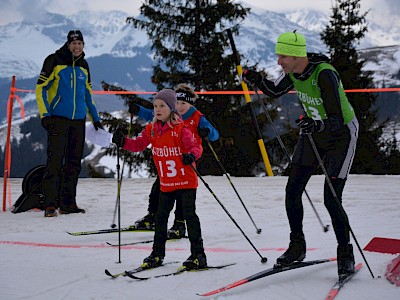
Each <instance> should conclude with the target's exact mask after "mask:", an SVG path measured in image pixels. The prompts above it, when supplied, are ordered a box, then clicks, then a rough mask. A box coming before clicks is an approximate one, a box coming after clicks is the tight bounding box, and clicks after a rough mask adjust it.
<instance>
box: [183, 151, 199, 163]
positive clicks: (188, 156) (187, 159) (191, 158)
mask: <svg viewBox="0 0 400 300" xmlns="http://www.w3.org/2000/svg"><path fill="white" fill-rule="evenodd" d="M195 160H196V157H195V156H194V155H193V154H192V153H185V154H183V156H182V161H183V164H184V165H191V164H192V163H193V162H194V161H195Z"/></svg>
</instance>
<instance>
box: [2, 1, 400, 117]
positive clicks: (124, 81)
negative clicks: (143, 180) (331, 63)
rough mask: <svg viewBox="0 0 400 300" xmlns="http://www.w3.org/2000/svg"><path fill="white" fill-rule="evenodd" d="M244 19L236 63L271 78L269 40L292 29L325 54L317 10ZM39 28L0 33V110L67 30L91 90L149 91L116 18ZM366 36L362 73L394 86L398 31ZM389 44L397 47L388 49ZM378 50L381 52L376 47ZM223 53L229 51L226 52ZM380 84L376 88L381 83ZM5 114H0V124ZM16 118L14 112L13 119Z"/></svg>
mask: <svg viewBox="0 0 400 300" xmlns="http://www.w3.org/2000/svg"><path fill="white" fill-rule="evenodd" d="M245 6H248V7H250V8H251V12H250V14H249V16H248V17H247V18H246V19H245V20H244V21H243V22H242V23H241V29H240V34H239V35H238V36H236V37H234V38H235V42H236V46H237V48H238V51H239V53H240V54H241V55H242V56H243V61H242V64H243V65H245V64H249V65H253V64H255V63H257V64H258V66H259V67H260V68H265V69H268V71H269V73H270V74H272V75H277V74H278V73H279V72H280V68H279V67H278V66H277V64H276V57H275V54H274V47H275V41H276V37H277V36H278V35H279V34H280V33H282V32H284V31H292V30H294V29H297V31H298V32H301V33H303V34H304V35H305V36H306V37H307V47H308V51H309V52H322V53H324V52H326V46H325V45H324V44H323V42H322V41H321V39H320V32H321V31H322V30H323V29H324V28H325V26H326V25H327V24H328V22H329V15H326V14H324V13H322V12H319V11H312V10H310V11H293V12H288V13H276V12H272V11H268V10H264V9H260V8H256V7H252V6H250V5H245ZM45 14H46V15H45V17H44V18H41V21H35V22H33V21H32V22H31V21H29V20H24V21H22V22H16V23H9V24H6V25H3V26H0V105H1V106H2V107H6V106H5V105H6V101H7V98H8V94H9V88H10V81H11V77H12V76H13V75H15V76H16V79H17V87H18V88H21V89H27V90H33V89H34V88H35V84H36V80H37V76H38V74H39V72H40V69H41V66H42V63H43V60H44V59H45V57H46V56H47V55H48V54H50V53H52V52H54V51H55V50H57V49H58V48H60V47H61V46H62V45H63V44H64V43H65V41H66V35H67V33H68V31H69V30H71V29H80V30H81V31H82V32H83V35H84V39H85V54H86V58H87V60H88V62H89V65H90V68H91V74H92V83H93V89H94V90H101V81H103V80H104V81H106V82H108V83H111V84H115V85H120V86H121V87H123V88H125V89H128V90H140V91H154V90H155V86H154V85H153V84H152V83H151V81H150V77H151V74H152V65H153V64H154V60H153V55H152V51H151V43H150V41H149V39H148V37H147V35H146V33H145V32H143V31H140V30H137V29H135V28H134V27H133V26H132V25H130V24H127V23H126V22H125V20H126V18H127V17H128V16H129V15H128V14H127V13H125V12H122V11H108V12H104V13H101V12H91V11H80V12H78V13H76V14H73V15H68V16H66V15H62V14H54V13H49V12H45ZM368 29H369V31H368V33H367V35H366V37H365V38H364V39H363V40H362V42H361V43H360V45H358V46H359V49H360V53H362V55H363V56H364V57H366V58H367V59H368V60H369V61H368V63H367V64H366V69H367V70H371V71H374V72H375V73H376V76H375V77H374V78H375V81H376V83H377V85H378V86H381V85H382V84H385V85H386V86H399V83H400V78H399V77H400V75H399V69H400V45H398V44H397V45H395V44H396V43H398V41H399V40H400V27H391V28H384V27H382V26H381V25H379V24H376V23H374V22H372V21H369V24H368ZM396 41H397V42H396ZM382 46H383V47H382ZM227 51H230V50H229V49H228V50H227ZM383 81H384V83H383ZM20 97H21V98H22V100H23V102H24V103H25V109H26V113H27V114H30V113H36V103H35V101H34V100H35V95H34V93H27V94H25V93H24V94H20ZM95 101H96V103H97V106H98V108H99V110H100V111H112V110H116V109H121V108H122V107H123V106H122V103H121V100H119V98H118V97H116V96H104V95H96V96H95ZM5 112H6V110H5V109H4V110H3V109H1V110H0V124H1V123H4V120H5ZM14 113H15V114H18V109H17V110H16V111H15V112H14Z"/></svg>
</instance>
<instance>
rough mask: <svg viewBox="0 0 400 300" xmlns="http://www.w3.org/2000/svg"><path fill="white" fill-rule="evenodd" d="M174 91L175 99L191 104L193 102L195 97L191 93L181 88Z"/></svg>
mask: <svg viewBox="0 0 400 300" xmlns="http://www.w3.org/2000/svg"><path fill="white" fill-rule="evenodd" d="M175 92H176V99H177V100H181V101H186V102H188V103H190V104H192V105H194V104H195V102H196V98H195V97H194V96H193V94H192V93H189V92H187V91H184V90H181V89H179V90H177V91H175Z"/></svg>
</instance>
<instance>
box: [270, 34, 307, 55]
mask: <svg viewBox="0 0 400 300" xmlns="http://www.w3.org/2000/svg"><path fill="white" fill-rule="evenodd" d="M275 53H276V54H280V55H285V56H297V57H306V56H307V50H306V38H305V37H304V35H302V34H301V33H296V30H295V31H294V32H285V33H282V34H281V35H280V36H278V42H277V43H276V48H275Z"/></svg>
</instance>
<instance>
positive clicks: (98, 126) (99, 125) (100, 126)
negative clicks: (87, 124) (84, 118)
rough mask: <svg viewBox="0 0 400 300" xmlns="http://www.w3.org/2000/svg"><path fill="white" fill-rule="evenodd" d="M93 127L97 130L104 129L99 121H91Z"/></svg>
mask: <svg viewBox="0 0 400 300" xmlns="http://www.w3.org/2000/svg"><path fill="white" fill-rule="evenodd" d="M93 126H94V129H96V130H99V128H100V129H104V128H103V125H101V123H100V121H97V122H94V123H93Z"/></svg>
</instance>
